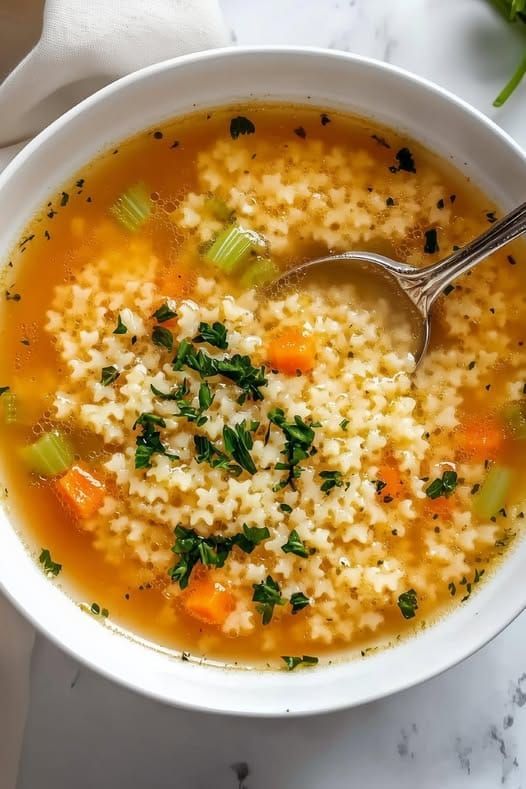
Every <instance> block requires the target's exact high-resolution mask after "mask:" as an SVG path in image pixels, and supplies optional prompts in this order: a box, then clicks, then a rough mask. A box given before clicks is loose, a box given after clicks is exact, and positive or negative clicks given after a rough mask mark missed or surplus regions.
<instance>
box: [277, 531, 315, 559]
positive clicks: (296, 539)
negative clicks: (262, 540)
mask: <svg viewBox="0 0 526 789" xmlns="http://www.w3.org/2000/svg"><path fill="white" fill-rule="evenodd" d="M281 550H282V551H283V553H293V554H294V555H295V556H301V557H302V558H303V559H307V558H308V556H309V553H310V552H309V549H308V548H307V547H306V545H305V544H304V542H303V540H302V539H301V537H300V536H299V534H298V532H297V531H296V529H293V530H292V531H291V533H290V534H289V537H288V540H287V542H286V543H285V544H284V545H282V546H281Z"/></svg>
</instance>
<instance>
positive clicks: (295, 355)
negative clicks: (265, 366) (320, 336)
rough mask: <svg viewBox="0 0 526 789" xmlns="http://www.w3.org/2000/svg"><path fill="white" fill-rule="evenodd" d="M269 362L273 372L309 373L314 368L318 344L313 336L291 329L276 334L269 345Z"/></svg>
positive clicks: (288, 373) (289, 373)
mask: <svg viewBox="0 0 526 789" xmlns="http://www.w3.org/2000/svg"><path fill="white" fill-rule="evenodd" d="M267 356H268V361H269V364H270V366H271V367H272V369H273V370H279V372H281V373H286V374H287V375H295V374H296V373H297V372H298V370H299V371H300V372H301V373H307V372H309V370H312V368H313V367H314V362H315V359H316V342H315V339H314V337H313V336H312V335H309V334H305V333H304V332H302V331H301V329H297V328H295V327H291V328H290V329H284V330H283V331H281V332H279V334H276V335H275V336H274V337H273V338H272V340H271V341H270V343H269V347H268V353H267Z"/></svg>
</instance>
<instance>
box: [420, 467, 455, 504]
mask: <svg viewBox="0 0 526 789" xmlns="http://www.w3.org/2000/svg"><path fill="white" fill-rule="evenodd" d="M457 484H458V479H457V472H456V471H444V473H443V474H442V476H441V477H440V478H437V479H434V480H433V482H432V483H431V484H430V485H428V486H427V488H426V495H427V496H429V498H430V499H438V498H439V496H445V497H446V498H447V497H448V496H451V494H452V493H453V491H454V490H455V488H456V487H457Z"/></svg>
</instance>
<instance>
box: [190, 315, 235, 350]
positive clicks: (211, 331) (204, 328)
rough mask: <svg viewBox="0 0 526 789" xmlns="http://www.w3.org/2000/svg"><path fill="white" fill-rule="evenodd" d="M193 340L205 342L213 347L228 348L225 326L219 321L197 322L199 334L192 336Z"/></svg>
mask: <svg viewBox="0 0 526 789" xmlns="http://www.w3.org/2000/svg"><path fill="white" fill-rule="evenodd" d="M194 342H207V343H208V344H209V345H213V346H214V347H215V348H220V349H221V350H222V351H225V350H226V349H227V348H228V341H227V332H226V326H224V325H223V324H222V323H219V321H215V322H214V323H212V325H210V324H209V323H200V324H199V334H197V335H196V336H195V337H194Z"/></svg>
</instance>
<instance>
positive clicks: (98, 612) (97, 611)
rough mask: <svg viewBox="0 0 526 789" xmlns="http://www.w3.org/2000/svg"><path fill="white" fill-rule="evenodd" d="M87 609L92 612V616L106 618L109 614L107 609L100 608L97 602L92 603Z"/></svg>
mask: <svg viewBox="0 0 526 789" xmlns="http://www.w3.org/2000/svg"><path fill="white" fill-rule="evenodd" d="M89 610H90V613H91V614H93V616H103V617H104V618H106V617H108V616H109V615H110V612H109V611H108V609H107V608H101V607H100V605H99V604H98V603H92V604H91V606H90V609H89Z"/></svg>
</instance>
